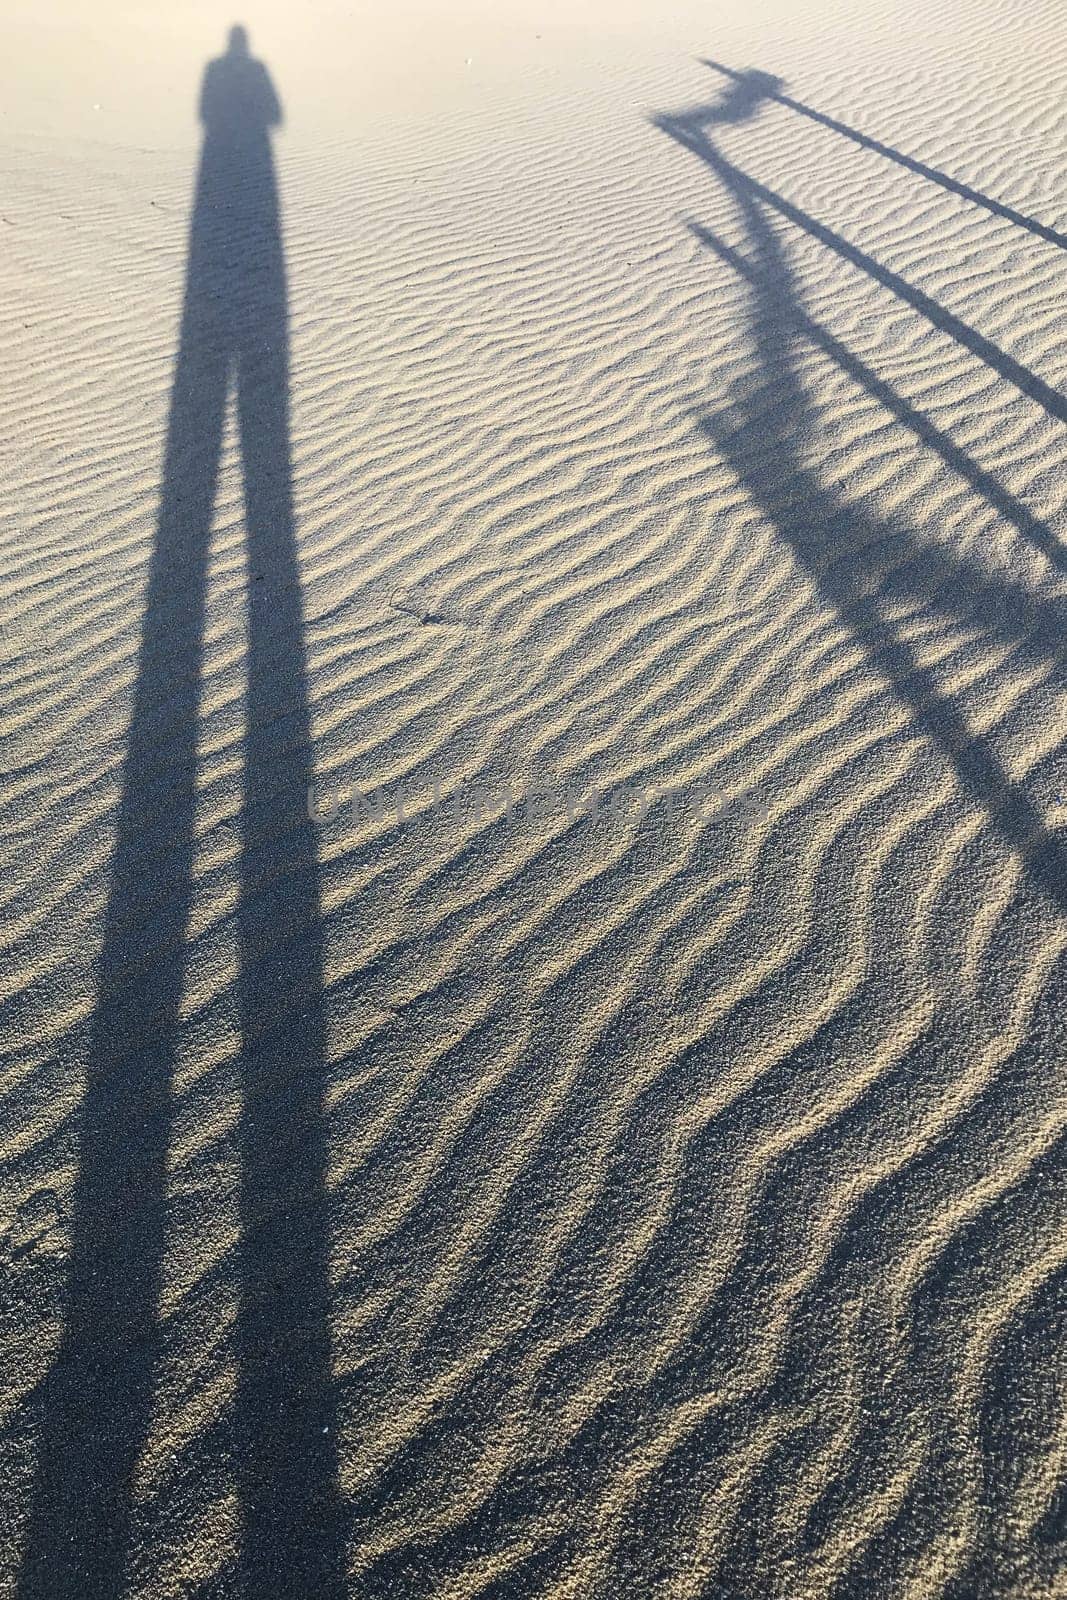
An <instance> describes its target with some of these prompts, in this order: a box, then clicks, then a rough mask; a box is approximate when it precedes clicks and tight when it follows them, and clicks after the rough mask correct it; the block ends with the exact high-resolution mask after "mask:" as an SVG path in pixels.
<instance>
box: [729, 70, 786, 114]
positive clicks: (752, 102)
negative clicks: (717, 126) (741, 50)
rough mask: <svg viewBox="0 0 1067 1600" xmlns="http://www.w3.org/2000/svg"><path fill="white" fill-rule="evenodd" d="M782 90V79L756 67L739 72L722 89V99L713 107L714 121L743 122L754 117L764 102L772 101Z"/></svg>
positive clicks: (783, 86)
mask: <svg viewBox="0 0 1067 1600" xmlns="http://www.w3.org/2000/svg"><path fill="white" fill-rule="evenodd" d="M784 88H785V80H784V78H776V77H775V75H774V73H773V72H761V71H760V70H759V68H758V67H751V68H749V70H748V71H747V72H739V73H738V74H737V76H736V77H735V78H734V80H733V82H732V83H730V84H728V85H727V86H726V88H725V89H724V91H723V96H722V99H721V100H720V101H719V103H718V105H717V106H716V107H715V120H716V121H717V122H744V121H745V120H746V119H747V118H748V117H754V116H755V114H756V112H757V111H758V110H759V109H760V107H761V106H762V105H763V104H764V102H765V101H767V100H774V99H775V98H776V97H777V96H778V95H780V94H781V92H782V90H783V89H784Z"/></svg>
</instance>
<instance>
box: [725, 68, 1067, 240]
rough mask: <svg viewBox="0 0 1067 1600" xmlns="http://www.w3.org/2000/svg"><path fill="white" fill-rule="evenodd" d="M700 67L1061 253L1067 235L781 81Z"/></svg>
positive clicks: (760, 75) (751, 73) (765, 75)
mask: <svg viewBox="0 0 1067 1600" xmlns="http://www.w3.org/2000/svg"><path fill="white" fill-rule="evenodd" d="M701 65H702V66H705V67H710V68H711V69H712V71H713V72H719V73H721V74H722V76H723V77H724V78H729V79H731V80H732V81H733V82H734V83H739V84H744V83H745V82H746V81H756V82H762V84H763V86H764V90H765V94H764V98H766V99H768V100H775V101H777V103H778V104H779V105H780V106H788V107H789V109H790V111H796V112H797V113H798V114H799V115H800V116H802V117H807V118H808V120H809V122H817V123H819V124H820V125H821V126H822V127H824V128H830V129H831V130H832V131H833V132H834V133H839V134H841V135H842V137H843V138H845V139H849V140H851V142H852V143H853V144H858V145H859V146H860V148H861V149H863V150H871V151H873V152H874V154H875V155H879V156H884V157H885V158H886V160H887V161H892V162H895V164H896V165H897V166H898V167H904V168H905V169H906V170H907V171H908V172H914V173H915V174H916V175H917V176H918V177H920V178H925V179H926V181H927V182H928V183H934V184H937V186H938V188H940V189H946V190H947V191H948V192H949V194H955V195H959V197H960V199H961V200H967V201H969V202H970V203H971V205H975V206H980V207H981V208H982V210H983V211H988V212H989V213H990V215H991V216H994V217H1002V218H1003V219H1004V221H1005V222H1011V223H1013V224H1014V226H1015V227H1017V228H1023V229H1025V231H1026V232H1027V233H1032V234H1034V235H1035V237H1037V238H1038V239H1044V240H1045V241H1046V242H1047V243H1048V244H1055V245H1059V247H1060V249H1061V250H1062V249H1064V248H1067V235H1064V234H1062V233H1059V232H1058V231H1057V229H1055V228H1052V227H1050V226H1049V225H1048V223H1045V222H1038V221H1037V220H1036V218H1034V217H1028V216H1026V215H1024V213H1023V212H1021V211H1016V210H1015V208H1014V206H1009V205H1005V203H1004V201H1003V200H995V199H994V198H993V197H992V196H991V195H988V194H983V193H982V192H981V190H979V189H972V188H971V186H970V184H969V183H962V182H961V181H960V179H959V178H953V177H951V176H950V175H949V174H948V173H947V172H940V171H938V169H937V167H929V166H927V164H926V162H925V161H917V160H916V159H915V157H914V156H909V155H905V154H904V153H903V151H901V150H894V149H893V147H892V145H888V144H883V143H882V141H881V140H880V139H872V138H871V136H870V135H869V134H866V133H861V132H860V131H859V129H858V128H850V127H849V126H848V124H847V123H845V122H839V121H838V119H837V118H836V117H829V116H827V115H826V113H825V112H824V111H816V110H814V109H813V107H811V106H806V105H804V104H803V102H802V101H800V100H794V99H793V98H792V96H791V95H788V94H783V93H782V89H783V87H784V86H783V84H782V82H781V80H780V79H778V78H775V77H773V76H772V75H771V74H770V73H763V72H756V71H749V72H738V71H737V70H736V68H734V67H724V66H723V64H722V62H721V61H712V60H711V59H710V58H709V57H707V56H702V57H701Z"/></svg>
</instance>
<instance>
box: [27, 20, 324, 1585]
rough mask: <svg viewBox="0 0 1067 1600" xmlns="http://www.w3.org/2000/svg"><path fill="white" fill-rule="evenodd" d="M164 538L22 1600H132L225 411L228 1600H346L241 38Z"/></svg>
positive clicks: (259, 145)
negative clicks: (229, 752) (236, 1217)
mask: <svg viewBox="0 0 1067 1600" xmlns="http://www.w3.org/2000/svg"><path fill="white" fill-rule="evenodd" d="M200 117H201V120H202V122H203V125H204V136H203V146H202V152H201V158H200V166H199V173H198V177H197V183H196V191H195V200H194V209H193V218H192V226H191V232H190V238H189V252H188V268H187V277H186V286H185V299H184V306H183V311H182V319H181V335H180V346H179V350H178V356H177V361H176V366H175V371H174V379H173V388H172V392H171V402H170V415H169V422H168V428H167V439H166V447H165V455H164V466H163V482H162V490H161V496H160V506H159V516H158V526H157V533H156V541H155V546H154V549H153V552H152V559H151V566H150V571H149V576H148V585H147V594H146V603H145V613H144V620H143V625H142V637H141V646H140V655H139V661H138V677H137V684H136V689H135V696H134V705H133V713H132V720H131V723H130V729H129V735H128V743H127V750H126V756H125V763H124V769H123V792H122V799H121V804H120V808H119V815H118V825H117V838H116V844H115V853H114V858H113V866H112V878H111V885H110V895H109V900H108V907H107V913H106V921H105V931H104V939H103V949H102V953H101V957H100V968H99V991H98V1001H97V1007H96V1011H95V1015H94V1018H93V1022H92V1029H91V1037H90V1042H89V1060H88V1071H87V1085H86V1090H85V1098H84V1102H83V1108H82V1121H81V1130H80V1147H79V1166H78V1176H77V1180H76V1190H75V1197H74V1202H73V1217H72V1230H73V1233H72V1243H71V1256H70V1265H69V1280H68V1289H67V1307H66V1319H65V1324H64V1333H63V1338H62V1343H61V1346H60V1349H59V1352H58V1354H57V1357H56V1359H55V1362H54V1364H53V1366H52V1369H51V1371H50V1373H49V1375H48V1377H47V1379H46V1381H45V1384H44V1392H43V1393H42V1394H41V1395H40V1396H39V1399H40V1401H41V1405H42V1411H43V1422H42V1431H41V1435H40V1447H39V1457H38V1468H37V1477H36V1481H35V1485H34V1493H33V1500H32V1504H31V1509H30V1521H29V1532H28V1541H27V1545H26V1550H25V1555H24V1560H23V1565H22V1570H21V1574H20V1582H19V1590H18V1592H19V1595H20V1596H21V1597H23V1600H26V1597H29V1596H45V1595H47V1596H49V1597H50V1600H57V1597H67V1596H70V1597H72V1600H73V1597H74V1596H75V1595H77V1596H87V1595H92V1596H94V1597H102V1596H108V1595H114V1594H117V1593H119V1592H121V1591H123V1589H124V1586H125V1579H124V1571H125V1567H126V1563H127V1560H128V1556H129V1545H130V1535H131V1510H132V1482H133V1476H134V1472H135V1468H136V1466H137V1461H138V1457H139V1455H140V1453H141V1451H142V1448H143V1446H144V1444H145V1440H146V1436H147V1433H148V1429H149V1425H150V1420H151V1410H152V1402H153V1390H154V1385H155V1379H156V1374H157V1367H158V1360H159V1354H160V1336H159V1328H158V1319H157V1305H158V1301H159V1293H160V1285H161V1269H162V1261H163V1245H164V1223H165V1202H166V1180H167V1149H168V1142H169V1139H170V1133H171V1122H172V1117H171V1084H172V1081H173V1074H174V1069H175V1065H176V1057H177V1047H178V1035H179V1008H180V1002H181V997H182V987H183V978H184V964H185V963H184V952H185V945H186V939H187V932H188V923H189V914H190V907H191V901H192V892H193V869H194V849H195V813H196V768H197V760H196V754H197V731H198V713H199V701H200V681H201V669H202V656H203V630H204V603H205V588H206V577H207V561H208V546H209V539H210V532H211V523H212V516H213V509H214V502H215V493H216V480H217V477H218V470H219V459H220V450H221V441H222V430H223V422H224V416H225V409H226V402H227V396H228V393H229V390H230V387H231V385H232V386H233V388H234V391H235V399H236V411H237V422H238V431H239V438H240V450H241V459H242V465H243V476H244V502H245V523H246V531H247V539H248V567H249V577H250V581H249V593H248V631H249V645H248V686H247V730H248V731H247V737H246V749H245V786H244V803H243V812H242V823H241V826H242V843H241V868H240V877H241V886H240V891H241V892H240V905H239V911H238V942H239V948H240V961H241V977H240V989H239V1014H240V1025H241V1046H242V1047H241V1058H240V1075H241V1092H242V1106H241V1115H240V1121H239V1128H238V1131H237V1134H236V1142H237V1146H238V1151H237V1154H238V1158H239V1162H240V1169H241V1184H240V1220H241V1238H240V1244H239V1249H238V1252H237V1256H238V1260H237V1263H236V1265H237V1272H238V1275H239V1311H238V1317H237V1326H236V1335H235V1344H236V1349H235V1356H236V1362H237V1368H238V1373H237V1384H236V1399H235V1404H234V1414H233V1419H232V1432H230V1433H229V1440H230V1444H231V1447H232V1463H231V1470H232V1472H233V1476H234V1480H235V1483H236V1489H237V1493H238V1498H239V1501H240V1506H241V1514H242V1547H241V1555H240V1560H239V1566H240V1571H239V1573H237V1574H236V1575H235V1583H236V1586H237V1587H238V1588H240V1589H242V1590H244V1592H246V1593H248V1594H250V1595H255V1596H259V1595H265V1594H276V1595H297V1594H300V1595H303V1594H315V1595H333V1594H337V1593H341V1592H343V1583H342V1573H343V1529H342V1522H341V1517H340V1510H339V1501H338V1493H337V1488H336V1461H335V1455H334V1452H335V1426H334V1424H335V1417H334V1397H333V1387H332V1383H331V1373H330V1351H329V1319H328V1311H329V1303H328V1278H327V1267H328V1218H327V1208H326V1190H325V1168H326V1153H325V1136H324V1129H323V1112H322V1094H323V1073H324V1062H325V1025H324V1016H323V1004H322V994H321V990H322V960H323V957H322V932H321V922H320V894H319V882H318V868H317V857H316V843H315V836H314V832H313V829H312V825H311V823H310V821H309V820H308V818H307V813H306V796H307V790H308V786H309V781H310V773H311V768H312V756H311V740H310V725H309V710H308V696H307V673H306V663H305V655H304V643H303V616H302V607H301V595H300V583H299V572H298V567H297V555H296V545H295V528H294V516H293V488H292V472H291V465H290V446H289V351H288V342H289V341H288V312H287V296H286V277H285V261H284V253H283V245H282V234H281V226H280V217H279V207H278V193H277V185H276V181H275V174H274V161H273V154H272V149H271V139H270V130H271V128H272V127H273V126H275V125H276V124H278V123H279V122H280V120H281V108H280V105H279V102H278V99H277V96H276V94H275V91H274V88H273V85H272V83H271V80H270V77H269V75H268V73H267V71H266V69H265V67H264V66H263V65H262V64H261V63H260V62H258V61H255V60H254V59H253V58H252V57H251V56H250V55H249V53H248V45H247V39H246V36H245V33H244V30H243V29H241V28H234V29H233V30H232V32H231V35H230V43H229V49H228V50H227V52H226V54H225V55H224V56H222V57H220V58H219V59H218V60H216V61H212V62H210V63H209V65H208V67H207V69H206V72H205V75H204V80H203V87H202V92H201V97H200Z"/></svg>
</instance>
